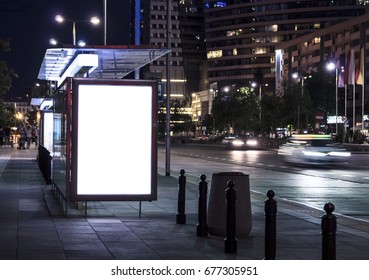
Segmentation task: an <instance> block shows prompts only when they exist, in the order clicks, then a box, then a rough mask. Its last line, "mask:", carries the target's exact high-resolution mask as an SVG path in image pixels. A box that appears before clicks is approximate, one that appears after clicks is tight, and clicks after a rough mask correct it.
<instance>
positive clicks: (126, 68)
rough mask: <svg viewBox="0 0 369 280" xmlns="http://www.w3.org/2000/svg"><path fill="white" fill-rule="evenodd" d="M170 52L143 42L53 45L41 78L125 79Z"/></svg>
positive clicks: (57, 79) (42, 69) (44, 64)
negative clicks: (132, 43)
mask: <svg viewBox="0 0 369 280" xmlns="http://www.w3.org/2000/svg"><path fill="white" fill-rule="evenodd" d="M169 52H170V50H169V49H163V48H159V47H155V46H143V45H117V46H94V47H83V48H79V47H78V48H75V46H71V47H68V46H66V47H65V48H51V49H47V50H46V53H45V56H44V59H43V61H42V64H41V67H40V71H39V73H38V79H39V80H47V81H57V82H58V84H61V83H62V82H63V81H64V79H65V78H66V77H75V76H78V77H81V75H82V76H86V77H89V78H98V79H122V78H123V77H125V76H127V75H128V74H130V73H132V72H133V71H135V70H137V69H140V68H141V67H143V66H145V65H147V64H149V63H150V62H152V61H154V60H156V59H158V58H159V57H161V56H164V55H165V54H167V53H169ZM81 58H84V59H81ZM86 58H87V59H86ZM96 58H97V59H96ZM89 59H90V60H89ZM87 60H89V61H87ZM91 61H92V62H91Z"/></svg>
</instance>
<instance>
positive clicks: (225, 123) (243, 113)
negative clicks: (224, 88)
mask: <svg viewBox="0 0 369 280" xmlns="http://www.w3.org/2000/svg"><path fill="white" fill-rule="evenodd" d="M258 107H259V105H258V97H257V96H256V94H255V93H254V92H253V91H251V90H250V88H247V87H245V88H241V89H240V90H233V91H232V90H231V91H229V92H223V93H219V94H217V95H216V96H215V98H214V100H213V111H212V114H213V117H214V119H215V128H216V129H217V130H219V131H224V130H226V131H228V130H229V129H230V128H231V127H232V128H233V129H234V131H235V132H242V131H250V130H254V129H255V125H256V124H257V123H258Z"/></svg>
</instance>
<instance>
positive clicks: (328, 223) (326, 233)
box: [321, 202, 337, 260]
mask: <svg viewBox="0 0 369 280" xmlns="http://www.w3.org/2000/svg"><path fill="white" fill-rule="evenodd" d="M324 211H325V212H326V214H325V215H323V216H322V226H321V228H322V236H323V237H322V239H323V242H322V243H323V244H322V259H323V260H335V259H336V230H337V221H336V219H337V218H336V216H335V215H333V214H332V212H333V211H334V205H333V204H332V203H330V202H328V203H326V204H325V205H324Z"/></svg>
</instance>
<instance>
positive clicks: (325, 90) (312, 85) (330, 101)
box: [306, 63, 336, 117]
mask: <svg viewBox="0 0 369 280" xmlns="http://www.w3.org/2000/svg"><path fill="white" fill-rule="evenodd" d="M310 77H311V78H309V79H307V80H306V89H307V91H308V92H309V94H310V96H311V100H312V103H313V109H314V112H313V113H314V114H315V113H317V112H322V113H324V116H325V117H326V116H327V115H332V116H333V115H335V114H336V111H335V110H336V109H335V108H336V105H335V104H336V97H335V96H336V95H335V75H334V73H330V72H329V71H327V69H326V65H325V63H320V64H319V65H318V67H317V69H316V71H314V72H312V73H310Z"/></svg>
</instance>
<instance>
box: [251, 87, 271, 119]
mask: <svg viewBox="0 0 369 280" xmlns="http://www.w3.org/2000/svg"><path fill="white" fill-rule="evenodd" d="M258 85H259V102H260V105H259V123H260V122H261V85H262V84H258V83H257V82H252V83H251V86H252V87H253V88H256V87H257V86H258ZM264 85H265V86H268V84H264Z"/></svg>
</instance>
